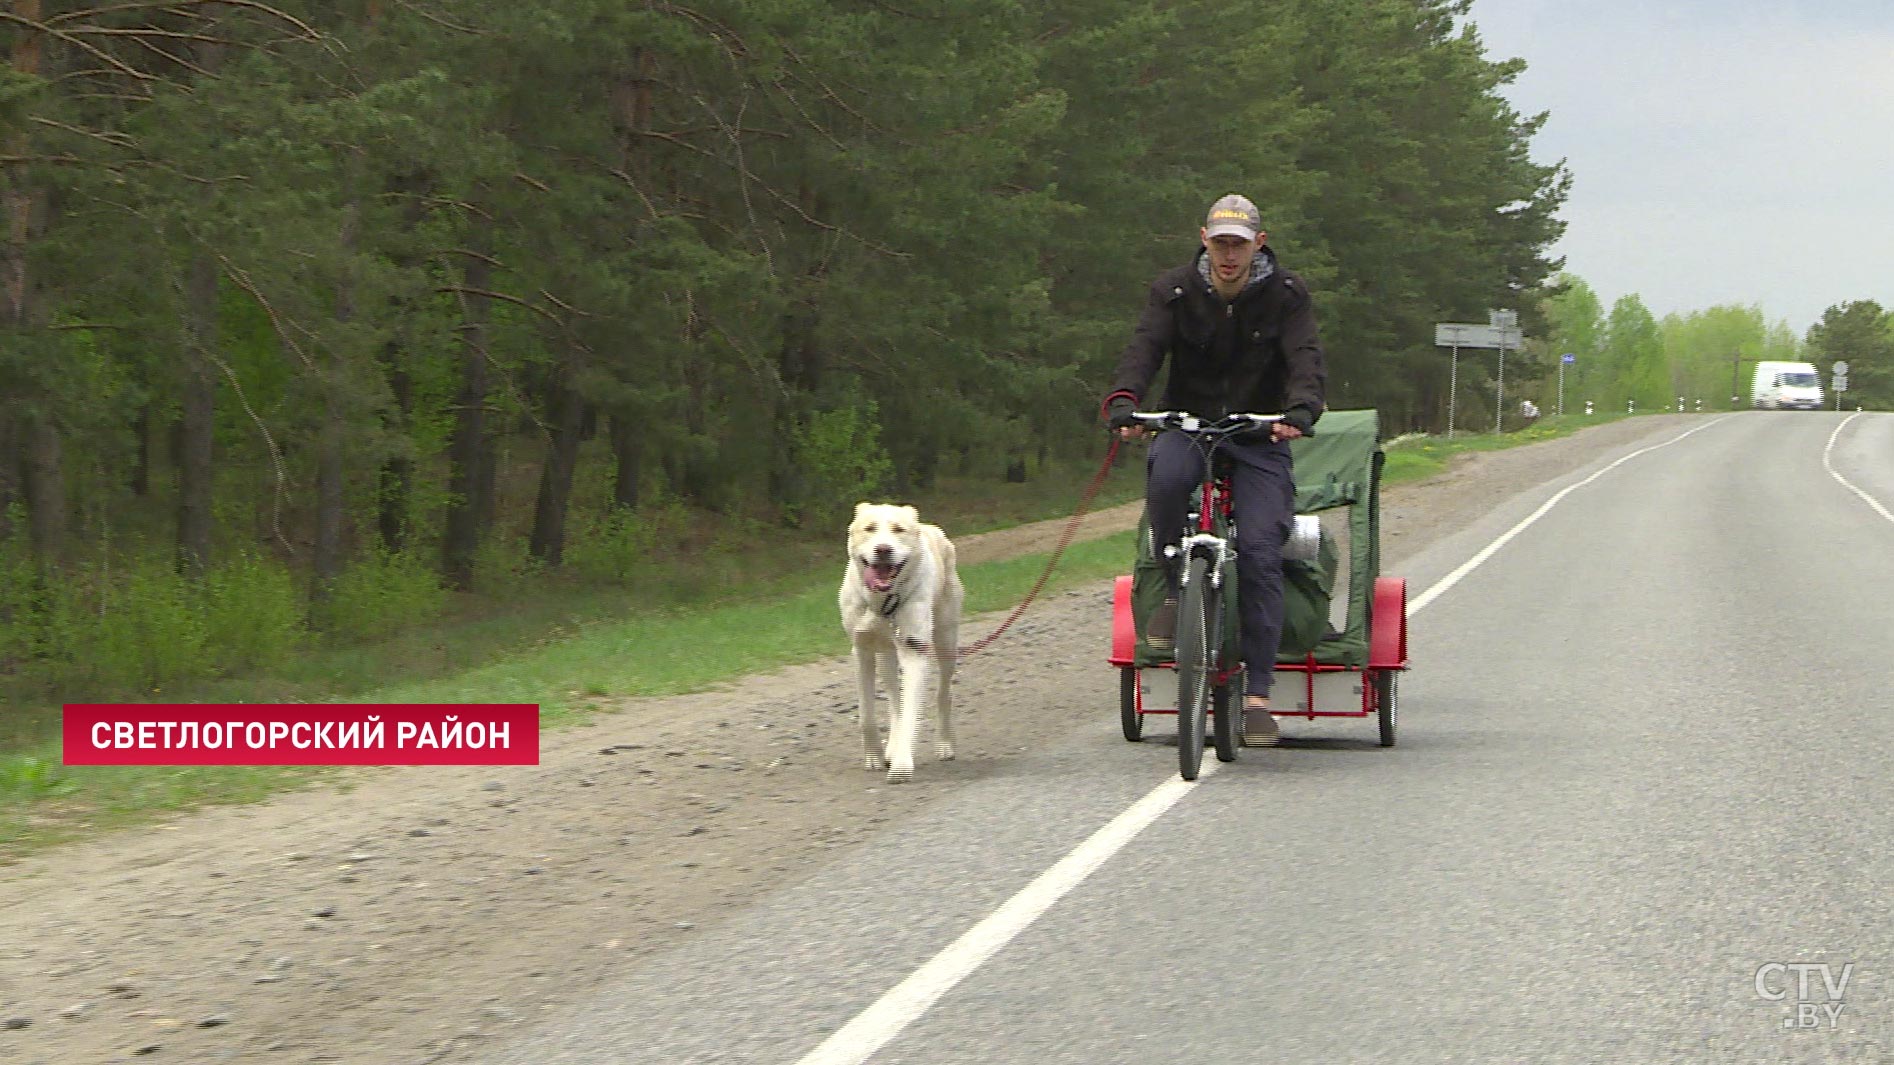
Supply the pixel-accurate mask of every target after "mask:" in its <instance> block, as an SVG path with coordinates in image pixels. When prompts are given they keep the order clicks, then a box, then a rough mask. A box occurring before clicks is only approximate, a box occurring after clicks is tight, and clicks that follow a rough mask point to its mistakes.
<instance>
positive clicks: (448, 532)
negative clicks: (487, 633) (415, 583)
mask: <svg viewBox="0 0 1894 1065" xmlns="http://www.w3.org/2000/svg"><path fill="white" fill-rule="evenodd" d="M476 247H479V244H476ZM491 274H492V270H491V268H490V267H489V266H488V264H487V260H486V259H485V258H482V257H481V256H479V255H473V256H469V257H468V258H467V260H466V267H465V269H464V270H463V272H462V277H463V279H464V282H465V285H466V287H467V288H469V289H473V290H476V291H484V290H485V289H486V288H487V284H488V281H489V280H490V276H491ZM462 300H463V306H465V307H466V315H465V318H466V320H465V321H464V322H463V323H462V324H461V334H460V337H461V352H460V392H459V394H458V395H457V396H456V397H455V399H454V432H453V437H452V440H451V441H450V443H449V444H448V449H447V463H448V473H447V492H448V500H447V517H446V524H445V527H444V529H443V532H442V538H441V549H442V576H443V577H444V578H445V579H446V581H447V584H448V586H449V587H452V588H456V589H459V590H461V591H466V590H467V589H469V588H472V587H473V571H474V555H475V553H476V552H478V551H479V549H480V537H481V534H482V533H483V532H484V531H485V530H484V528H483V527H482V522H481V516H482V515H483V514H486V513H488V512H489V511H488V501H487V498H486V497H487V496H488V495H489V494H490V493H488V492H487V491H486V490H485V489H486V488H487V486H489V485H491V483H492V482H491V481H490V480H489V471H487V470H486V469H485V467H486V466H487V465H488V463H489V462H490V461H491V459H490V458H489V456H488V452H489V451H491V450H492V449H491V447H490V446H489V444H488V441H487V416H486V405H487V386H488V380H487V377H488V375H487V328H486V316H487V306H486V298H485V297H483V296H479V295H475V294H474V293H472V292H470V293H467V294H465V295H464V296H462Z"/></svg>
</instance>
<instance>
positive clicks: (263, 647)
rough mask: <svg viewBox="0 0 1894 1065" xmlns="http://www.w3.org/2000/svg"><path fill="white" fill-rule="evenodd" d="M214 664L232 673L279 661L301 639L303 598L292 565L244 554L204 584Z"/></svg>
mask: <svg viewBox="0 0 1894 1065" xmlns="http://www.w3.org/2000/svg"><path fill="white" fill-rule="evenodd" d="M202 599H203V604H204V606H203V609H204V630H205V643H206V649H207V651H208V653H209V657H210V663H209V664H210V665H211V667H212V668H214V669H216V670H218V671H220V672H224V673H233V672H238V671H242V670H248V669H254V668H256V667H257V666H262V665H268V664H271V663H274V662H277V661H279V660H281V659H283V658H285V657H287V656H289V655H291V654H294V653H295V651H296V650H297V648H298V646H299V645H300V644H301V643H302V640H303V637H304V635H305V632H306V630H305V629H304V625H303V598H302V595H301V594H300V593H299V591H298V590H297V587H296V579H295V577H294V576H293V575H292V574H291V573H290V571H289V569H288V568H287V567H285V566H282V565H280V564H278V563H276V562H274V561H271V560H269V559H266V558H260V557H257V556H255V555H251V554H248V553H246V554H242V555H239V556H237V557H236V558H234V559H232V560H231V561H229V562H227V563H225V564H223V565H222V566H219V567H217V568H215V569H213V570H212V571H211V572H210V573H209V574H207V575H206V576H205V578H204V584H203V588H202Z"/></svg>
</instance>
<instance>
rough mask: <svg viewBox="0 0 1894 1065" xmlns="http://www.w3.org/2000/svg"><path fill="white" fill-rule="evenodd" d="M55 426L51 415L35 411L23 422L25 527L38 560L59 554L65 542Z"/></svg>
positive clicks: (62, 487)
mask: <svg viewBox="0 0 1894 1065" xmlns="http://www.w3.org/2000/svg"><path fill="white" fill-rule="evenodd" d="M60 458H61V451H60V441H59V429H58V427H57V426H55V425H54V424H53V421H52V417H51V416H50V415H48V414H45V413H37V414H33V415H31V416H30V417H28V419H27V422H26V508H27V514H28V515H29V518H28V522H27V529H28V531H29V533H30V534H31V537H32V543H33V554H34V555H35V556H37V557H38V558H39V559H40V560H41V561H42V562H52V561H54V560H56V559H58V558H59V556H60V554H61V553H62V552H63V551H64V550H65V546H66V476H65V470H64V469H63V467H62V463H61V461H60Z"/></svg>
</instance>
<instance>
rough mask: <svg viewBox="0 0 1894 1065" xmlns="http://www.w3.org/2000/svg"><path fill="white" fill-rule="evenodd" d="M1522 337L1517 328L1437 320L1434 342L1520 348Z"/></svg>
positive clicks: (1450, 345)
mask: <svg viewBox="0 0 1894 1065" xmlns="http://www.w3.org/2000/svg"><path fill="white" fill-rule="evenodd" d="M1521 340H1522V338H1521V337H1520V335H1519V330H1517V329H1502V328H1499V327H1496V326H1490V325H1476V324H1474V323H1472V322H1437V323H1435V324H1434V344H1435V345H1436V346H1438V347H1443V348H1511V349H1513V350H1514V351H1517V350H1519V348H1520V346H1521Z"/></svg>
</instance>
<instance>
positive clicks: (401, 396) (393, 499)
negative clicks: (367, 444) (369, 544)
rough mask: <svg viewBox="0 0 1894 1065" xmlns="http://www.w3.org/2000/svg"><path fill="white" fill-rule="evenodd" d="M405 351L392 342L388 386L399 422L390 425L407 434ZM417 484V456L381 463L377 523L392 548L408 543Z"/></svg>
mask: <svg viewBox="0 0 1894 1065" xmlns="http://www.w3.org/2000/svg"><path fill="white" fill-rule="evenodd" d="M400 358H401V353H400V352H399V351H397V350H395V349H394V348H393V347H392V346H390V349H389V352H388V363H389V366H390V369H389V371H388V386H389V388H390V389H391V390H392V391H393V392H394V397H395V415H394V418H395V424H394V425H393V426H391V427H390V428H391V429H393V430H394V431H396V432H398V433H401V434H402V435H403V436H406V434H407V431H408V427H409V425H410V424H411V419H412V417H413V414H414V384H413V382H412V381H410V380H409V378H408V372H407V371H406V370H403V369H401V368H400V366H399V360H400ZM413 486H414V460H413V459H411V458H409V457H408V456H406V455H396V456H394V457H393V458H390V459H389V460H388V461H386V462H384V463H382V465H381V484H380V491H379V493H378V495H379V496H380V499H379V501H378V506H379V514H378V520H377V524H378V525H379V527H380V532H381V545H382V547H383V548H385V549H387V550H388V551H390V552H394V551H400V550H401V548H402V546H403V545H404V544H405V543H407V533H408V496H409V493H410V492H412V491H413Z"/></svg>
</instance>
